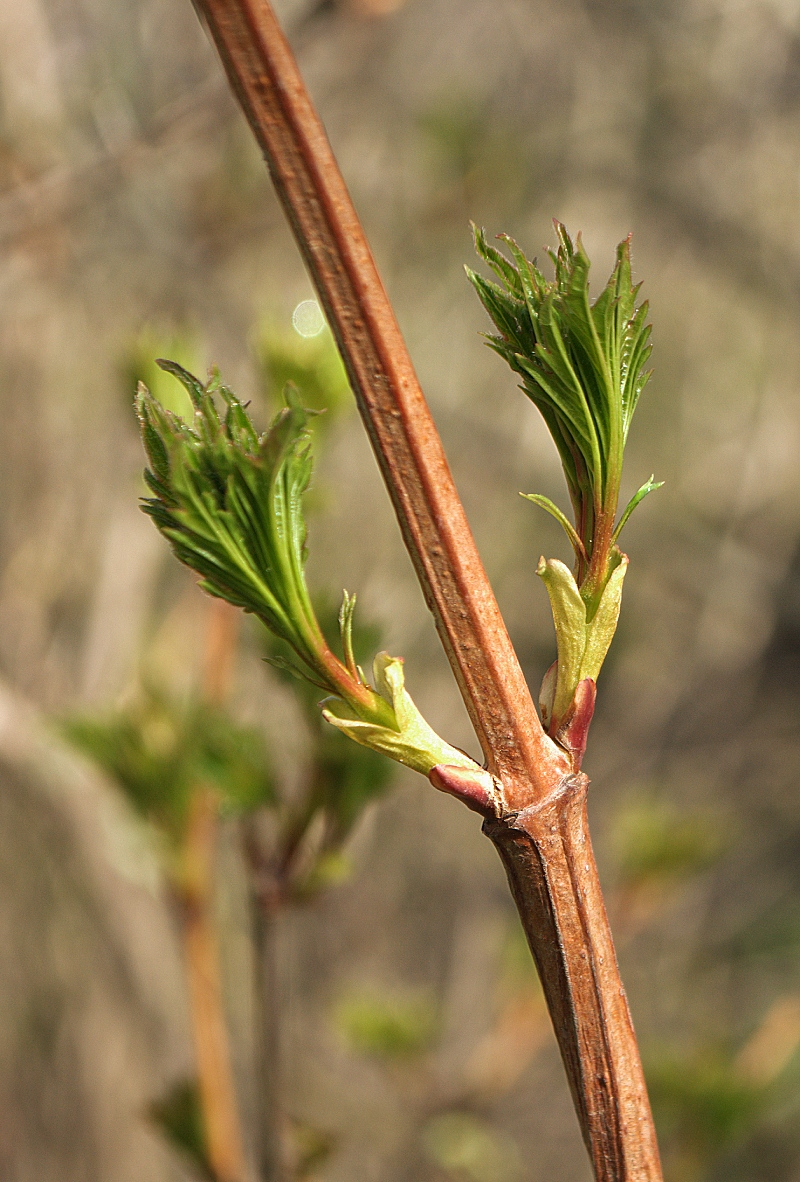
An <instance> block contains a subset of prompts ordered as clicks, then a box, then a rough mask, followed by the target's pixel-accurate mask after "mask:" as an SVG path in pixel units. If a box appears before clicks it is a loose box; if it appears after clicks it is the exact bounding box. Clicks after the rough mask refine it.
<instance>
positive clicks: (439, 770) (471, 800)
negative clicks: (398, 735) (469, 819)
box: [428, 763, 496, 817]
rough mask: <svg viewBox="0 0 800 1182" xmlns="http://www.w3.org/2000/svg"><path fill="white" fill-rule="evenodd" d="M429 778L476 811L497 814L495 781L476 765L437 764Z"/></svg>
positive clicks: (439, 787) (441, 789) (441, 788)
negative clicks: (471, 766)
mask: <svg viewBox="0 0 800 1182" xmlns="http://www.w3.org/2000/svg"><path fill="white" fill-rule="evenodd" d="M428 779H429V780H430V782H431V784H433V786H434V788H438V789H439V791H440V792H447V793H448V794H449V795H450V796H455V797H457V798H458V800H460V801H461V802H462V804H465V805H466V806H467V808H468V809H472V811H473V812H474V813H480V814H481V816H482V817H494V816H496V810H495V807H494V781H493V780H492V777H491V776H490V775H489V773H488V772H486V771H484V770H483V768H479V767H477V766H476V768H475V770H474V771H473V770H472V768H464V767H456V766H455V765H453V764H446V763H445V764H443V763H440V764H437V766H436V767H435V768H432V769H431V770H430V772H428Z"/></svg>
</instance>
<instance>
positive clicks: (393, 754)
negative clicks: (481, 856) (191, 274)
mask: <svg viewBox="0 0 800 1182" xmlns="http://www.w3.org/2000/svg"><path fill="white" fill-rule="evenodd" d="M556 230H557V233H558V237H559V247H558V251H557V252H550V254H551V258H552V260H553V263H554V268H555V275H554V278H553V280H552V281H548V280H546V279H545V278H544V276H543V275H542V274H541V272H540V271H539V269H538V268H537V266H536V263H535V261H533V262H532V261H530V260H528V259H527V258H526V257H525V255H524V254H523V253H522V251H521V250H520V248H519V247H518V246H517V245H516V243H514V242H513V241H512V240H511V239H510V238H507V237H506V238H505V239H504V241H505V242H506V244H507V246H508V249H509V251H510V253H511V256H512V259H513V262H510V261H509V260H508V259H507V258H506V257H505V256H504V255H502V254H501V253H500V252H499V251H497V250H496V249H495V248H493V247H491V246H489V244H488V243H487V242H486V238H485V235H484V234H483V232H482V231H478V230H476V231H475V243H476V248H477V250H478V253H479V255H480V256H481V257H482V258H483V259H484V260H485V261H486V262H487V263H488V264H489V266H490V267H491V268H492V270H493V271H494V272H495V274H496V276H497V277H498V279H499V280H500V283H499V284H497V283H494V282H491V281H489V280H486V279H484V278H482V277H481V276H479V275H476V274H475V273H474V272H472V271H468V275H469V278H470V280H471V281H472V283H473V284H474V286H475V288H476V290H477V292H478V295H479V296H480V298H481V300H482V302H483V304H484V306H485V308H486V310H487V311H488V312H489V315H490V316H491V318H492V320H493V322H494V324H495V327H496V329H497V334H496V335H492V336H489V337H488V343H489V344H490V345H491V347H492V348H493V349H495V350H496V352H498V353H500V355H501V356H503V357H505V359H506V360H507V361H508V363H509V364H510V365H511V367H512V369H513V370H515V372H517V373H518V374H519V375H520V376H521V378H522V389H523V391H524V392H525V393H526V394H527V395H528V397H529V398H530V399H531V400H532V401H533V403H534V404H535V405H536V406H537V407H538V409H539V410H540V412H541V414H542V416H543V418H544V420H545V422H546V424H547V426H548V428H549V430H550V433H551V435H552V436H553V439H554V441H555V444H556V447H557V448H558V451H559V455H560V458H561V461H562V466H563V468H564V474H565V476H566V479H567V485H568V488H569V493H570V500H571V502H572V507H573V512H574V518H575V524H574V526H573V525H572V524H571V523H570V522H569V521H568V519H567V518H566V517H565V515H564V514H563V513H562V512H561V510H559V509H558V508H557V507H556V506H555V505H554V504H553V503H552V502H551V501H548V500H547V498H545V497H542V496H540V495H538V494H531V495H530V499H531V500H533V501H534V502H536V503H537V504H539V505H541V506H543V507H544V508H545V509H547V511H548V512H550V513H551V514H552V515H553V516H554V517H556V519H557V520H558V521H559V522H560V523H561V525H562V526H563V527H564V529H565V532H566V533H567V536H568V538H569V540H570V543H571V545H572V547H573V550H574V552H575V559H576V561H575V569H574V572H571V571H570V570H569V569H568V568H567V567H566V566H565V565H564V563H562V562H560V561H559V560H558V559H549V560H547V561H545V560H544V559H542V560H541V562H540V564H539V567H538V570H537V573H538V574H539V575H540V577H541V578H542V579H543V581H544V583H545V586H546V587H547V591H548V595H549V597H550V604H551V607H552V611H553V619H554V622H555V628H556V641H557V651H558V657H557V660H556V661H555V662H554V663H553V665H552V666H551V667H550V669H549V670H548V672H547V674H546V675H545V678H544V682H543V685H542V691H541V696H540V709H541V714H542V722H543V725H544V727H545V729H546V731H547V732H548V734H549V735H550V736H551V737H552V738H553V739H554V740H555V741H556V742H557V743H559V744H560V745H561V746H562V747H563V748H564V749H565V750H566V751H567V752H568V753H569V754H570V756H571V760H572V765H573V767H574V768H575V769H576V770H577V769H578V768H579V767H580V762H581V759H582V757H583V753H584V750H585V746H586V736H587V732H588V728H589V723H590V722H591V717H592V713H593V710H594V701H595V687H596V682H597V677H598V674H599V672H600V668H601V666H602V664H603V661H604V659H605V656H606V653H607V652H608V648H609V645H610V643H611V640H612V638H613V635H614V631H615V629H616V625H617V619H618V617H619V609H620V600H621V595H622V583H623V579H624V577H625V571H626V569H627V563H628V559H627V557H626V556H625V555H624V554H622V552H621V551H620V549H619V547H618V545H617V539H618V537H619V533H620V531H621V529H622V527H623V526H624V524H625V522H626V521H627V520H628V517H629V516H630V514H631V512H632V511H633V509H634V508H635V507H636V505H637V504H638V503H639V502H640V501H641V500H642V499H643V497H644V496H646V495H647V493H648V492H650V491H651V490H652V489H653V488H656V487H658V486H657V485H655V484H653V482H652V478H651V479H650V480H649V481H648V482H647V483H646V484H645V485H643V486H642V488H641V489H639V491H638V492H637V493H636V494H635V496H634V497H633V498H632V500H631V502H630V503H629V505H628V507H627V508H626V510H625V512H624V513H623V514H622V517H621V519H620V520H619V522H618V523H617V522H616V515H617V504H618V499H619V489H620V481H621V474H622V456H623V451H624V447H625V441H626V439H627V434H628V428H629V426H630V420H631V417H632V415H633V411H634V409H635V406H636V402H637V400H638V397H639V394H640V393H641V390H642V389H643V387H644V385H645V383H646V381H647V379H648V377H649V373H648V372H646V371H645V369H644V366H645V364H646V362H647V359H648V357H649V355H650V345H649V342H648V337H649V332H650V328H649V325H647V324H646V322H645V321H646V315H647V305H646V304H642V305H640V306H638V307H637V306H636V296H637V292H638V288H636V287H633V286H632V283H631V271H630V249H629V246H630V244H629V240H626V241H625V242H623V243H621V244H620V246H619V248H618V251H617V262H616V266H615V268H614V271H613V272H612V275H611V278H610V279H609V281H608V283H607V284H606V287H605V288H604V289H603V291H602V292H601V294H600V296H599V297H598V299H597V300H596V301H595V302H594V304H591V303H590V301H589V284H588V272H589V260H588V258H587V256H586V253H585V251H584V249H583V246H582V244H581V240H580V237H578V239H577V241H576V243H574V244H573V242H572V240H571V239H570V237H569V235H568V234H567V232H566V230H565V229H564V227H563V226H561V225H560V224H559V223H556ZM159 364H160V365H161V367H162V368H163V369H165V370H167V371H168V372H170V373H172V374H174V376H175V377H176V378H178V380H179V381H180V382H181V383H182V384H183V385H184V387H185V388H186V390H187V392H188V394H189V396H190V398H191V400H192V404H193V409H194V415H193V420H192V421H191V422H190V423H187V422H184V421H183V420H182V419H181V418H179V417H178V416H176V415H174V414H172V413H171V412H169V411H166V410H164V408H163V407H161V406H160V405H159V403H158V402H157V401H156V400H155V399H153V398H152V396H151V395H150V394H149V392H148V391H147V390H146V389H145V388H144V387H140V389H139V392H138V395H137V410H138V413H139V418H140V422H141V426H142V436H143V441H144V445H145V449H146V451H147V455H148V459H149V461H150V468H149V470H148V471H147V472H146V473H145V479H146V481H147V484H148V487H149V489H150V491H151V493H152V496H151V497H150V498H147V499H146V500H145V501H144V504H143V508H144V511H145V512H146V513H148V514H149V515H150V516H151V517H152V519H153V521H154V522H155V524H156V525H157V527H158V528H159V530H160V531H161V532H162V533H163V534H164V536H165V537H166V538H167V540H168V541H169V542H170V544H171V546H172V548H173V550H174V552H175V554H176V555H177V557H178V558H179V559H180V560H181V561H182V562H183V563H185V564H186V565H187V566H189V567H191V568H192V569H193V570H195V571H196V572H197V573H198V574H199V575H200V581H201V586H202V587H203V588H204V590H206V591H207V592H209V593H210V594H211V595H214V596H218V597H220V598H223V599H226V600H228V601H229V602H230V603H233V604H235V605H237V606H239V607H241V608H243V609H244V610H245V611H246V612H251V613H253V614H254V615H256V616H258V618H259V619H260V620H261V621H262V622H263V623H264V624H265V625H266V626H267V628H269V629H270V630H271V631H272V632H273V633H275V634H276V635H277V636H279V637H280V638H281V639H283V640H284V641H285V642H286V643H287V644H288V645H289V647H290V649H291V650H292V652H293V654H294V658H295V659H294V661H293V663H292V668H293V671H294V672H296V673H297V674H298V675H299V676H302V677H305V678H307V679H308V680H310V681H311V682H313V683H314V684H315V685H318V686H319V688H320V689H321V690H323V691H324V692H325V694H326V695H327V697H326V698H325V700H324V701H323V703H322V708H323V712H324V715H325V718H326V719H327V720H328V722H330V723H331V724H332V725H333V726H335V727H336V728H337V729H339V730H340V731H341V732H342V733H343V734H346V735H348V736H349V737H350V738H351V739H354V740H355V741H356V742H359V743H362V744H363V745H365V746H367V747H371V748H373V749H375V750H377V751H381V752H383V753H384V754H386V755H388V756H389V757H390V758H391V759H395V760H397V761H398V762H400V763H404V764H406V765H407V766H409V767H412V768H414V769H415V770H416V771H419V772H422V773H423V774H424V775H426V776H428V777H429V778H430V779H431V781H432V783H434V785H435V786H436V787H438V788H441V789H442V790H444V791H448V792H451V793H452V794H454V795H456V796H459V797H460V798H461V799H462V800H463V801H464V802H465V803H466V804H468V805H469V807H471V808H473V809H475V810H476V811H478V812H481V813H483V814H484V815H493V814H494V813H495V812H496V810H497V808H498V806H499V797H498V793H497V789H496V787H495V785H494V783H493V780H492V777H491V776H490V775H489V773H488V772H486V771H484V770H483V769H482V768H480V766H479V765H478V764H477V763H476V762H475V761H474V760H472V759H471V758H470V757H469V756H468V755H466V754H464V753H463V752H461V751H459V750H457V749H456V748H455V747H452V746H451V745H450V744H449V743H446V742H445V741H444V740H443V739H442V738H440V736H439V735H437V734H436V732H435V731H434V730H433V729H432V728H431V727H430V726H429V725H428V723H427V722H426V721H425V719H424V718H423V717H422V715H421V714H420V712H419V710H418V709H417V707H416V706H415V704H414V702H413V700H412V699H411V697H410V695H409V693H408V691H407V690H406V688H405V678H404V673H403V662H402V660H401V659H399V658H396V657H390V656H389V655H388V654H386V653H380V654H379V655H378V656H377V657H376V658H375V661H374V664H373V684H370V683H369V682H368V680H367V678H366V677H365V675H364V673H363V671H362V669H361V667H360V666H359V665H357V664H356V661H355V657H354V654H353V645H352V619H353V610H354V607H355V597H354V596H353V597H351V596H348V595H347V594H346V593H345V597H344V602H343V604H342V611H341V614H340V633H341V648H342V658H343V659H340V658H339V657H337V656H336V655H335V654H334V652H333V651H332V650H331V648H330V647H329V645H328V643H327V641H326V639H325V637H324V636H323V634H322V630H321V629H320V626H319V623H318V621H317V617H316V614H315V612H314V608H313V605H312V602H311V597H310V595H309V592H308V588H307V586H306V581H305V574H304V565H305V558H306V526H305V520H304V517H303V509H302V497H303V494H304V492H305V491H306V489H307V488H308V485H309V481H310V479H311V471H312V459H311V453H310V442H309V433H308V418H309V412H307V411H306V410H304V408H303V407H302V404H301V402H300V399H299V396H298V395H297V393H296V392H295V391H293V390H292V389H291V388H290V389H289V390H288V391H287V395H286V397H287V405H286V406H285V407H284V408H283V410H281V411H280V412H279V413H278V415H277V416H276V417H275V419H274V420H273V422H272V424H271V425H270V427H269V429H268V430H267V431H266V432H265V433H264V434H263V435H258V433H257V432H256V430H255V428H254V426H253V424H252V422H251V420H250V417H249V415H248V413H247V410H246V407H245V406H244V405H243V404H242V403H241V402H240V400H239V399H238V398H237V397H236V395H235V394H234V393H233V392H232V391H231V390H230V389H229V388H228V387H226V386H225V385H224V384H223V383H222V382H221V380H220V378H219V375H218V374H217V373H214V374H213V375H212V377H211V379H210V381H209V382H208V383H206V384H203V383H202V382H200V381H199V380H198V379H197V378H195V377H194V376H193V375H191V374H190V373H188V372H187V371H186V370H184V369H182V368H181V367H180V366H178V365H176V364H175V363H173V362H167V361H162V362H159ZM218 403H220V404H221V408H222V409H221V410H220V409H218Z"/></svg>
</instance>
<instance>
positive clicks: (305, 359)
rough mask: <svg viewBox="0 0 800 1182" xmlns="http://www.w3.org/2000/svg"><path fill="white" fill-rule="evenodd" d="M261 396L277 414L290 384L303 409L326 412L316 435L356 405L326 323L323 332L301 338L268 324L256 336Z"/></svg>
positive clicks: (318, 422)
mask: <svg viewBox="0 0 800 1182" xmlns="http://www.w3.org/2000/svg"><path fill="white" fill-rule="evenodd" d="M252 350H253V354H254V356H255V361H256V368H257V373H258V379H259V384H260V387H261V393H262V395H263V397H264V400H265V402H266V404H267V406H269V407H271V408H272V409H273V410H278V409H279V408H280V407H281V406H282V405H283V401H282V400H283V391H284V390H285V388H286V385H287V383H291V384H292V385H294V386H296V387H297V388H298V390H300V391H301V393H302V401H303V405H304V406H306V407H308V408H309V410H316V411H320V412H324V413H323V414H322V415H321V417H320V418H318V419H315V420H314V424H313V425H314V428H315V434H317V435H319V434H320V431H322V432H324V431H325V430H326V429H327V428H328V427H329V426H330V425H331V424H332V423H333V422H335V421H336V419H337V418H339V417H341V416H342V415H343V414H345V413H346V412H347V411H348V410H352V408H353V406H354V403H353V397H352V394H351V393H350V383H349V381H348V379H347V373H346V371H345V368H344V364H343V363H342V359H341V357H340V356H339V350H338V349H337V347H336V342H335V341H334V339H333V334H332V333H331V330H330V329H329V328H328V326H327V325H326V324H325V323H324V321H323V327H322V329H321V331H320V332H318V333H317V334H316V335H314V336H302V335H301V334H300V333H299V332H297V331H294V330H291V329H290V330H288V331H286V330H281V329H279V328H276V327H275V325H273V324H269V323H265V324H263V325H262V326H261V327H260V328H259V329H258V330H257V331H256V332H255V333H254V335H253V341H252Z"/></svg>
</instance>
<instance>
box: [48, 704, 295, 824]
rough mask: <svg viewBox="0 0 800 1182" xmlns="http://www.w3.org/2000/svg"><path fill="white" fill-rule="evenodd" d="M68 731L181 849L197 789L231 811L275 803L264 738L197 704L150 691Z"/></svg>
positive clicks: (77, 722) (78, 721) (78, 720)
mask: <svg viewBox="0 0 800 1182" xmlns="http://www.w3.org/2000/svg"><path fill="white" fill-rule="evenodd" d="M65 730H66V733H67V735H68V737H69V738H70V739H71V740H72V742H73V743H74V744H75V745H76V746H77V747H80V748H81V749H82V750H83V751H85V752H86V753H87V754H88V755H90V756H91V757H92V758H94V759H95V760H96V761H97V762H98V763H99V764H100V765H101V766H102V767H103V768H104V769H105V770H106V771H107V772H108V773H109V774H110V775H111V776H112V777H113V778H114V780H115V781H116V783H117V784H119V786H120V787H121V788H122V790H123V792H124V793H125V795H126V796H127V798H128V799H129V800H130V802H131V804H132V805H133V806H134V808H135V809H136V810H137V812H139V813H141V814H142V815H143V816H145V817H146V818H147V819H148V820H150V821H152V822H153V823H154V824H155V825H156V826H157V827H158V829H159V830H160V831H162V832H163V833H165V834H166V835H167V836H168V837H169V838H170V840H171V841H172V842H174V843H175V844H178V843H179V842H180V841H181V839H182V837H183V833H184V827H185V824H186V820H187V815H188V810H189V805H190V802H191V798H192V793H193V791H194V790H195V789H196V788H197V786H198V785H205V786H210V787H212V788H214V790H215V791H216V792H217V793H218V795H219V798H220V802H221V806H222V808H223V809H226V810H229V811H231V812H246V811H249V810H251V809H255V808H258V807H260V806H262V805H269V804H273V803H274V801H275V779H274V774H273V770H272V763H271V760H270V756H269V751H268V749H267V745H266V742H265V739H264V736H263V735H262V734H261V732H260V731H258V730H256V729H255V728H254V727H245V726H241V725H240V724H239V723H236V722H234V720H233V719H232V718H231V717H230V716H229V715H228V714H227V713H226V712H225V711H223V710H220V709H215V708H213V707H211V706H209V705H207V704H205V703H203V702H201V701H199V700H197V699H188V700H179V699H177V698H172V697H170V696H168V695H167V694H166V693H165V692H164V691H163V690H160V689H156V688H154V687H152V686H148V687H143V688H142V689H141V690H140V691H139V694H138V695H137V697H136V698H135V699H134V700H133V701H132V702H131V703H130V705H129V706H127V707H126V708H123V709H120V710H116V711H114V712H112V713H110V714H108V715H106V717H105V718H103V717H83V718H80V717H79V718H72V719H70V720H68V721H67V722H66V723H65Z"/></svg>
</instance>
